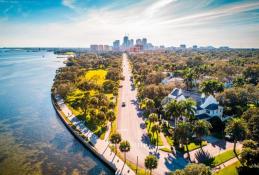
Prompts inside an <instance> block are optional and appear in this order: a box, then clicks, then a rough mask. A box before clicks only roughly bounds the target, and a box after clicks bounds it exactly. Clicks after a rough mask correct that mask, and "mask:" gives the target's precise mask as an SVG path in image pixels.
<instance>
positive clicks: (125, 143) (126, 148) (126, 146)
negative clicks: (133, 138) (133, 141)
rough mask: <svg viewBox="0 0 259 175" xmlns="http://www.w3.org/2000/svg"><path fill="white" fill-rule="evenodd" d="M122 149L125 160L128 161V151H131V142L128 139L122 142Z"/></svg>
mask: <svg viewBox="0 0 259 175" xmlns="http://www.w3.org/2000/svg"><path fill="white" fill-rule="evenodd" d="M120 151H121V152H123V153H124V161H125V162H126V153H127V152H129V151H130V143H129V142H128V141H127V140H124V141H122V142H121V143H120Z"/></svg>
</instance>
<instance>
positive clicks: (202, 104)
mask: <svg viewBox="0 0 259 175" xmlns="http://www.w3.org/2000/svg"><path fill="white" fill-rule="evenodd" d="M187 98H190V99H192V100H194V101H196V105H197V106H196V107H197V110H202V109H209V110H216V109H218V104H219V103H218V101H217V100H216V99H215V98H214V97H213V96H212V95H210V96H208V97H206V96H205V95H204V94H199V93H196V92H193V91H187V90H182V89H180V88H174V89H173V90H172V92H171V93H170V94H169V95H168V96H167V97H166V98H164V99H163V100H162V101H163V104H166V103H168V102H169V101H170V100H172V99H176V100H177V101H181V100H186V99H187Z"/></svg>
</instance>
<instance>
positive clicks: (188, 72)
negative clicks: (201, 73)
mask: <svg viewBox="0 0 259 175" xmlns="http://www.w3.org/2000/svg"><path fill="white" fill-rule="evenodd" d="M183 78H184V82H185V84H186V88H187V90H188V89H191V88H193V87H194V86H195V84H194V81H195V79H196V78H197V74H196V73H195V71H194V69H191V68H187V69H185V70H184V75H183Z"/></svg>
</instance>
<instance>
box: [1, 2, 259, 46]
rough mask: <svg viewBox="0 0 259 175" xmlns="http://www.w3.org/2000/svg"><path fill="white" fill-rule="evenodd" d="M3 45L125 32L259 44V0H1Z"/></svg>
mask: <svg viewBox="0 0 259 175" xmlns="http://www.w3.org/2000/svg"><path fill="white" fill-rule="evenodd" d="M0 26H1V27H0V38H1V40H0V47H4V46H14V47H15V46H37V47H40V46H43V47H44V46H45V47H48V46H55V47H89V45H90V44H94V43H98V44H100V43H103V44H111V43H112V41H113V40H115V39H121V38H122V36H123V35H124V34H125V33H128V34H129V37H131V38H139V37H147V38H148V40H149V41H150V42H152V43H153V44H155V45H166V46H178V45H179V44H182V43H185V44H187V45H188V46H191V45H194V44H197V45H200V46H208V45H213V46H216V47H218V46H226V45H227V46H230V47H257V48H259V0H235V1H234V0H229V1H226V0H195V1H194V0H84V1H83V0H0Z"/></svg>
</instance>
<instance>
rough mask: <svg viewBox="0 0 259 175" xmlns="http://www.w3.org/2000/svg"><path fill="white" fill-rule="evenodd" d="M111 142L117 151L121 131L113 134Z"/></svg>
mask: <svg viewBox="0 0 259 175" xmlns="http://www.w3.org/2000/svg"><path fill="white" fill-rule="evenodd" d="M110 142H111V143H112V144H114V145H115V152H116V153H117V144H119V143H120V142H121V135H120V134H119V133H114V134H112V135H111V137H110Z"/></svg>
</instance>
